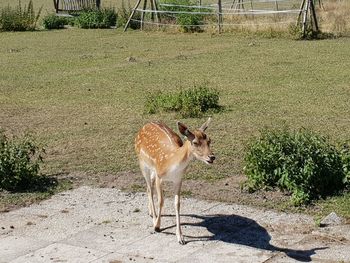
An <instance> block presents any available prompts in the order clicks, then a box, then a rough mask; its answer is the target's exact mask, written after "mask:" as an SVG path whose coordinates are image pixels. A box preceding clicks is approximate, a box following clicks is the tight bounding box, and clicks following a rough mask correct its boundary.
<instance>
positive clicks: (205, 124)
mask: <svg viewBox="0 0 350 263" xmlns="http://www.w3.org/2000/svg"><path fill="white" fill-rule="evenodd" d="M210 122H211V118H210V117H209V118H208V120H207V121H206V122H205V123H203V125H202V126H201V127H200V128H199V130H201V131H202V132H205V130H206V129H207V128H208V126H209V123H210Z"/></svg>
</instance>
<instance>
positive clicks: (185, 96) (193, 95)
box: [145, 86, 221, 118]
mask: <svg viewBox="0 0 350 263" xmlns="http://www.w3.org/2000/svg"><path fill="white" fill-rule="evenodd" d="M220 108H221V107H220V105H219V92H218V91H217V90H215V89H209V88H207V87H203V86H199V87H194V88H191V89H187V90H181V91H180V92H178V93H164V92H157V93H154V94H152V95H150V96H149V97H148V98H147V100H146V105H145V112H146V113H149V114H154V113H157V112H162V111H163V112H178V113H180V114H181V116H182V117H183V118H186V117H200V116H202V115H203V113H205V112H207V111H209V110H219V109H220Z"/></svg>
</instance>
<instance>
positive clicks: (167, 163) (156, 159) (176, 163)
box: [135, 118, 215, 245]
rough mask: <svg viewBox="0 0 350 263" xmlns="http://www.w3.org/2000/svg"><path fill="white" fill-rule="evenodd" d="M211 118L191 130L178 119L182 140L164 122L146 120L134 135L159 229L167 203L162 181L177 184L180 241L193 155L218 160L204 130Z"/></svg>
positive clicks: (151, 209) (177, 228) (210, 160)
mask: <svg viewBox="0 0 350 263" xmlns="http://www.w3.org/2000/svg"><path fill="white" fill-rule="evenodd" d="M210 120H211V119H210V118H209V119H208V120H207V121H206V122H205V123H204V124H203V125H202V126H201V127H200V128H199V129H196V130H193V131H190V130H189V129H188V128H187V126H185V125H184V124H182V123H181V122H177V126H178V128H179V131H180V133H181V134H182V135H184V136H186V137H187V140H186V141H185V142H183V141H182V140H181V138H180V137H179V135H177V134H176V133H175V132H174V131H173V130H171V129H170V128H169V127H168V126H167V125H165V124H164V123H162V122H157V121H155V122H150V123H147V124H146V125H145V126H143V128H142V129H141V130H140V131H139V132H138V134H137V136H136V138H135V150H136V153H137V156H138V159H139V164H140V169H141V172H142V174H143V176H144V177H145V179H146V184H147V193H148V210H149V214H150V216H152V218H153V226H154V230H155V231H156V232H160V221H161V212H162V207H163V204H164V196H163V190H162V182H163V181H171V182H173V185H174V194H175V215H176V237H177V240H178V242H179V243H180V244H182V245H184V244H185V240H184V237H183V235H182V232H181V227H180V191H181V184H182V176H183V175H184V173H185V172H186V169H187V167H188V165H189V163H190V161H191V160H192V159H193V158H196V159H198V160H201V161H203V162H205V163H207V164H212V163H213V162H214V160H215V156H214V154H213V152H212V151H211V150H210V138H209V136H207V135H206V134H205V130H206V129H207V128H208V125H209V123H210ZM154 185H155V186H156V192H157V199H158V207H157V211H156V207H155V204H154V201H153V194H154Z"/></svg>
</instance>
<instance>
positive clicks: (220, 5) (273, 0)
mask: <svg viewBox="0 0 350 263" xmlns="http://www.w3.org/2000/svg"><path fill="white" fill-rule="evenodd" d="M143 1H147V0H143ZM150 1H151V5H150V7H149V8H147V4H146V3H147V2H146V3H145V2H144V5H143V8H140V7H139V5H136V6H135V8H134V9H133V12H135V13H139V14H141V15H139V16H135V17H132V16H131V17H130V21H133V22H136V23H140V24H141V27H143V26H144V25H149V26H162V27H164V26H165V27H167V26H168V27H198V28H205V27H207V26H216V27H219V30H220V29H221V28H222V27H228V26H248V27H249V26H255V27H256V26H263V25H265V26H266V25H268V26H273V25H276V26H279V27H280V26H281V25H284V26H285V25H288V24H292V23H295V22H296V21H297V20H298V14H299V16H300V14H301V13H302V12H305V10H304V9H303V8H302V6H301V1H302V0H231V1H226V2H221V1H220V0H217V1H218V2H216V3H214V2H210V1H215V0H207V2H202V0H198V2H197V3H196V4H193V5H190V4H186V3H189V2H188V1H185V2H184V3H185V4H181V2H180V4H175V3H169V2H159V3H156V2H155V1H154V0H150ZM161 1H164V0H161ZM168 1H169V0H168ZM203 1H204V0H203ZM139 2H141V0H140V1H139ZM177 2H178V3H179V1H177ZM180 16H188V17H191V16H201V17H202V19H201V20H200V23H198V22H196V23H193V24H191V23H190V22H189V23H181V24H178V23H177V19H178V18H179V17H180ZM155 18H156V19H155ZM188 21H191V19H188Z"/></svg>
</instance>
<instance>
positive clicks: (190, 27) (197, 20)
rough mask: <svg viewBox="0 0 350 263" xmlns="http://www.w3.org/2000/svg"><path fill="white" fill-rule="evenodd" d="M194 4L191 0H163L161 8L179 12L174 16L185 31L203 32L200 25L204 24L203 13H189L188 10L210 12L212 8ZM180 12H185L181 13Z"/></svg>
mask: <svg viewBox="0 0 350 263" xmlns="http://www.w3.org/2000/svg"><path fill="white" fill-rule="evenodd" d="M162 4H163V5H162ZM193 5H194V4H193V3H192V2H191V0H163V1H162V2H161V7H160V9H161V10H162V11H171V12H179V13H176V14H174V18H175V21H176V24H178V25H180V26H181V30H182V31H183V32H201V31H202V30H201V27H200V26H201V25H203V18H204V17H203V15H202V14H188V12H197V13H200V12H203V13H208V12H210V9H203V8H201V9H198V8H196V7H191V6H193ZM180 12H184V13H182V14H181V13H180Z"/></svg>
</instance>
